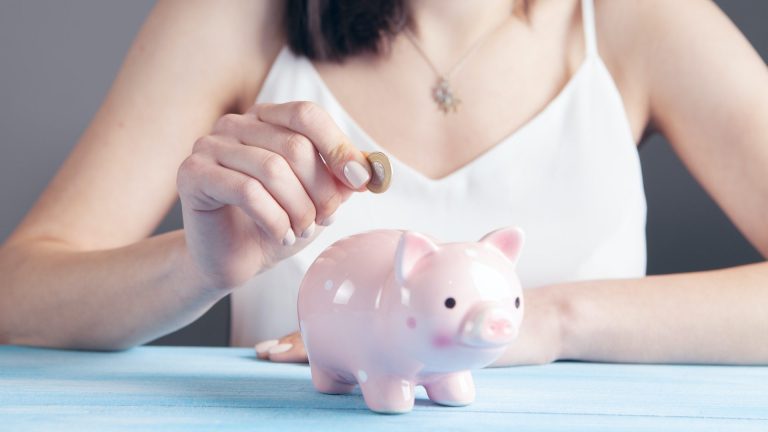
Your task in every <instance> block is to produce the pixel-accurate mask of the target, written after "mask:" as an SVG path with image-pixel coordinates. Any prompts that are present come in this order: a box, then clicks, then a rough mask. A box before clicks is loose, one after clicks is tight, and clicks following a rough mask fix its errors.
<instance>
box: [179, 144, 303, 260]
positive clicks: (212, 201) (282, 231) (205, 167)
mask: <svg viewBox="0 0 768 432" xmlns="http://www.w3.org/2000/svg"><path fill="white" fill-rule="evenodd" d="M177 184H178V189H179V195H180V196H181V197H182V200H183V201H184V204H185V205H187V206H189V208H190V209H192V210H196V211H212V210H217V209H219V208H221V207H224V206H226V205H231V206H235V207H238V208H240V209H241V210H242V211H243V212H244V213H245V214H247V215H248V216H249V217H250V218H251V219H253V220H254V222H255V223H256V224H257V225H258V226H259V227H260V228H261V229H262V231H264V232H265V233H266V234H267V235H270V236H271V237H272V238H273V239H275V240H277V241H280V242H282V243H283V244H284V245H290V244H293V243H294V242H295V240H296V238H295V235H294V232H293V229H292V228H291V222H290V219H289V217H288V214H287V213H286V212H285V210H283V208H282V207H281V206H280V205H279V204H278V203H277V201H275V199H274V198H273V197H272V195H271V194H270V193H269V191H267V190H266V189H265V188H264V185H262V183H261V182H260V181H259V180H257V179H255V178H253V177H250V176H248V175H245V174H243V173H241V172H238V171H234V170H231V169H227V168H225V167H223V166H221V165H218V164H216V163H215V162H214V161H212V160H211V159H210V158H208V157H205V156H203V155H201V154H199V153H198V154H192V155H191V156H190V157H188V158H187V159H186V160H185V161H184V162H183V163H182V165H181V167H180V168H179V177H178V180H177Z"/></svg>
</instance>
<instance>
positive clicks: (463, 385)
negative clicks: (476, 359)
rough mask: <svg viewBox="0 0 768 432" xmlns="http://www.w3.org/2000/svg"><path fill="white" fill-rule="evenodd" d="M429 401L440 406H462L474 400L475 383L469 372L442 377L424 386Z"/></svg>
mask: <svg viewBox="0 0 768 432" xmlns="http://www.w3.org/2000/svg"><path fill="white" fill-rule="evenodd" d="M424 388H426V389H427V396H429V399H430V400H431V401H432V402H434V403H438V404H440V405H449V406H464V405H469V404H471V403H472V402H473V401H474V400H475V383H474V382H473V381H472V374H471V373H470V372H469V371H463V372H456V373H451V374H446V375H443V376H441V377H439V378H436V379H434V380H433V381H431V382H429V383H425V384H424Z"/></svg>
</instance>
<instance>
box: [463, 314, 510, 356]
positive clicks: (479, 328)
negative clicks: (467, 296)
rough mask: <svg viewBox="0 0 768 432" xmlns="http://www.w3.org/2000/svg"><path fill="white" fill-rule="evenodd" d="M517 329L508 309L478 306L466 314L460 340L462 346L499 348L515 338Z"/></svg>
mask: <svg viewBox="0 0 768 432" xmlns="http://www.w3.org/2000/svg"><path fill="white" fill-rule="evenodd" d="M517 327H518V323H517V320H515V317H514V315H513V314H512V312H511V311H509V310H508V309H506V308H504V307H501V306H499V305H487V304H486V305H478V306H477V307H475V308H473V309H472V310H470V312H469V313H468V314H467V317H466V319H465V320H464V324H463V325H462V327H461V335H460V339H461V342H462V343H463V344H464V345H469V346H472V347H477V348H495V347H500V346H502V345H507V344H509V343H510V342H512V341H513V340H514V339H515V338H516V337H517V331H518V328H517Z"/></svg>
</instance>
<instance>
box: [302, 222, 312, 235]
mask: <svg viewBox="0 0 768 432" xmlns="http://www.w3.org/2000/svg"><path fill="white" fill-rule="evenodd" d="M314 232H315V222H314V221H313V222H312V224H310V225H309V226H308V227H307V229H305V230H304V231H303V232H302V233H301V238H309V237H310V236H311V235H312V234H313V233H314Z"/></svg>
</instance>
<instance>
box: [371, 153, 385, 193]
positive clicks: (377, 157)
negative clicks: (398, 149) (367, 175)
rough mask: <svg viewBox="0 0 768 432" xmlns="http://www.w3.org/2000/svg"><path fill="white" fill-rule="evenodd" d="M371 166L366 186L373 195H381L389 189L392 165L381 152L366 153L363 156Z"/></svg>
mask: <svg viewBox="0 0 768 432" xmlns="http://www.w3.org/2000/svg"><path fill="white" fill-rule="evenodd" d="M365 157H366V159H368V164H369V165H370V166H371V180H370V181H369V182H368V185H367V186H366V187H367V188H368V190H369V191H371V192H373V193H382V192H384V191H386V190H387V189H389V183H390V182H391V181H392V165H391V164H390V163H389V158H388V157H387V155H385V154H384V153H382V152H374V153H368V154H366V155H365Z"/></svg>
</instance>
